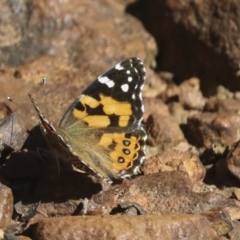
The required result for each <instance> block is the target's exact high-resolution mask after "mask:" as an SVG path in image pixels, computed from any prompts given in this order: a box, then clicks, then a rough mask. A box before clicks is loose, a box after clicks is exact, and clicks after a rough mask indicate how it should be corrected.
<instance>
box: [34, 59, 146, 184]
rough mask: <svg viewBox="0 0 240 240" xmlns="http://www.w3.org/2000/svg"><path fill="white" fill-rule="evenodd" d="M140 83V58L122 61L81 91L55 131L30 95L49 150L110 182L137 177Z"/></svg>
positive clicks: (141, 138)
mask: <svg viewBox="0 0 240 240" xmlns="http://www.w3.org/2000/svg"><path fill="white" fill-rule="evenodd" d="M144 80H145V69H144V66H143V63H142V62H141V60H140V59H138V58H129V59H125V60H123V61H122V62H120V63H118V64H117V65H116V66H115V67H113V68H112V69H110V70H109V71H108V72H106V73H104V74H103V75H100V76H99V77H98V78H97V79H96V80H95V81H94V82H93V83H92V84H91V85H90V86H89V87H87V88H86V89H85V90H84V91H83V93H82V94H81V95H80V96H79V97H78V98H77V99H76V100H75V101H74V102H73V103H72V104H71V105H70V107H69V108H68V110H67V111H66V113H65V114H64V116H63V117H62V120H61V121H60V124H59V126H58V127H56V128H55V127H54V126H53V125H52V124H51V123H50V122H49V121H48V120H47V119H46V118H45V117H44V115H43V114H42V112H41V111H40V109H39V108H38V107H37V106H36V104H35V103H34V101H33V99H32V98H31V96H30V98H31V101H32V103H33V105H34V107H35V109H36V111H37V112H38V115H39V118H40V121H41V125H42V129H43V131H44V135H45V136H46V139H47V141H48V144H49V147H50V149H52V150H53V151H54V152H55V154H56V155H57V156H58V157H61V158H63V159H65V160H70V161H71V162H72V163H73V165H74V166H75V167H76V168H78V169H82V168H83V166H85V167H86V169H88V170H89V172H90V173H96V174H97V175H99V176H101V177H103V178H105V179H107V180H108V181H110V182H111V181H112V179H119V178H124V177H131V176H132V175H136V174H138V173H139V167H140V166H141V164H142V163H143V161H144V159H145V141H146V133H145V131H144V129H143V127H142V126H141V121H142V117H143V111H144V109H143V104H142V96H141V91H142V87H143V83H144Z"/></svg>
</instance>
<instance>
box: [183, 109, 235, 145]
mask: <svg viewBox="0 0 240 240" xmlns="http://www.w3.org/2000/svg"><path fill="white" fill-rule="evenodd" d="M187 124H188V130H189V135H190V138H191V140H192V141H193V143H194V144H196V145H197V146H199V147H206V148H212V147H213V145H214V144H222V145H224V146H231V145H232V144H233V143H234V142H236V141H237V140H238V139H239V134H238V128H239V124H240V116H238V115H236V114H234V113H220V114H215V113H207V112H205V113H199V114H196V115H194V116H190V117H189V118H188V123H187Z"/></svg>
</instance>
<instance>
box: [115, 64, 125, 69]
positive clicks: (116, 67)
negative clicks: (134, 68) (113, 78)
mask: <svg viewBox="0 0 240 240" xmlns="http://www.w3.org/2000/svg"><path fill="white" fill-rule="evenodd" d="M115 69H117V70H123V69H124V67H123V66H121V63H118V64H117V65H116V66H115Z"/></svg>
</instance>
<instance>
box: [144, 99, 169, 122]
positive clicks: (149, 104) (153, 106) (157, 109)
mask: <svg viewBox="0 0 240 240" xmlns="http://www.w3.org/2000/svg"><path fill="white" fill-rule="evenodd" d="M143 103H144V108H145V112H144V120H145V121H146V120H147V118H148V117H149V115H151V114H153V113H159V114H162V115H164V116H166V117H168V116H169V111H168V106H167V105H166V104H165V103H164V102H163V101H162V100H161V99H158V98H148V97H145V98H144V99H143Z"/></svg>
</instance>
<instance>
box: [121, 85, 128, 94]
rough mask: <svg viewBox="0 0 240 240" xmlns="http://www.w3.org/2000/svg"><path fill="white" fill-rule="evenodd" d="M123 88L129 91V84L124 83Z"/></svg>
mask: <svg viewBox="0 0 240 240" xmlns="http://www.w3.org/2000/svg"><path fill="white" fill-rule="evenodd" d="M121 89H122V90H123V91H124V92H127V91H128V89H129V85H128V84H127V83H126V84H123V85H122V86H121Z"/></svg>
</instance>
